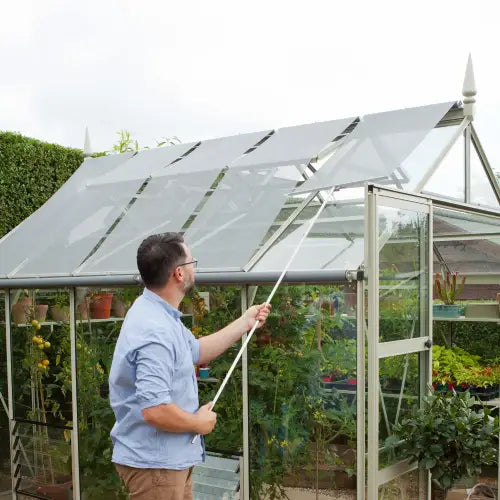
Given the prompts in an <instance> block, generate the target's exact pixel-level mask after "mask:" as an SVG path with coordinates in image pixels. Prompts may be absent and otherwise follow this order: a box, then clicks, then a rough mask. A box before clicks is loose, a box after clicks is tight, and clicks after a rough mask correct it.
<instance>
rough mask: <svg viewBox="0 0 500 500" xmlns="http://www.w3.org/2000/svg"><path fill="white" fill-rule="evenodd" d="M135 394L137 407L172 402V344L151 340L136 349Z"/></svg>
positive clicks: (173, 356)
mask: <svg viewBox="0 0 500 500" xmlns="http://www.w3.org/2000/svg"><path fill="white" fill-rule="evenodd" d="M135 362H136V381H135V394H136V397H137V400H138V402H139V408H140V409H141V410H144V409H145V408H151V407H153V406H158V405H161V404H169V403H171V402H172V398H171V391H172V379H173V375H174V366H175V352H174V349H173V346H172V345H169V344H165V343H157V342H151V343H148V344H146V345H143V346H141V347H140V348H138V349H137V351H136V358H135Z"/></svg>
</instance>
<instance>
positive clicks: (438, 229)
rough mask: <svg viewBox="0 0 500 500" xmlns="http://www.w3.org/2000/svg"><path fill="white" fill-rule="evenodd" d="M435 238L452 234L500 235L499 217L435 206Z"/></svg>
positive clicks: (458, 236)
mask: <svg viewBox="0 0 500 500" xmlns="http://www.w3.org/2000/svg"><path fill="white" fill-rule="evenodd" d="M433 213H434V220H433V233H434V239H436V238H437V239H439V238H443V237H446V236H448V235H450V236H453V235H455V236H457V239H460V235H462V236H474V235H479V236H480V235H482V234H485V235H487V236H491V237H494V236H498V235H500V226H499V224H498V217H493V216H488V215H482V214H477V213H471V212H465V211H461V210H452V209H446V208H440V207H436V206H435V207H434V212H433Z"/></svg>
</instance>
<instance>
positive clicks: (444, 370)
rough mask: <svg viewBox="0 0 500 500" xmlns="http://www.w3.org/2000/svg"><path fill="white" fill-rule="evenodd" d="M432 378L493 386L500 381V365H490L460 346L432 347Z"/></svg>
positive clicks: (455, 382) (436, 381) (439, 381)
mask: <svg viewBox="0 0 500 500" xmlns="http://www.w3.org/2000/svg"><path fill="white" fill-rule="evenodd" d="M432 380H433V382H434V383H438V384H453V385H455V386H461V385H470V386H475V387H491V386H494V385H498V384H499V383H500V367H499V366H488V365H485V364H484V363H482V362H481V357H480V356H475V355H472V354H470V353H468V352H467V351H465V350H464V349H461V348H460V347H457V346H453V347H452V348H451V349H448V348H446V347H443V346H439V345H434V346H433V347H432Z"/></svg>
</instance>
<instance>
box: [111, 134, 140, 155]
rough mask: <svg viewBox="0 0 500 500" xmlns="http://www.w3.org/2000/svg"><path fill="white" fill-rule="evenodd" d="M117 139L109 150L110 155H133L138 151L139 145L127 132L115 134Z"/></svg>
mask: <svg viewBox="0 0 500 500" xmlns="http://www.w3.org/2000/svg"><path fill="white" fill-rule="evenodd" d="M117 134H118V136H119V139H118V142H117V143H116V144H113V147H112V148H111V152H112V153H127V152H132V153H135V152H136V151H139V143H138V142H137V140H135V139H132V137H131V136H130V132H129V131H128V130H120V131H119V132H117Z"/></svg>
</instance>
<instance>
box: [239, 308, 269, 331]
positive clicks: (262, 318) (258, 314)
mask: <svg viewBox="0 0 500 500" xmlns="http://www.w3.org/2000/svg"><path fill="white" fill-rule="evenodd" d="M270 311H271V304H266V303H264V304H260V305H259V306H252V307H250V308H249V309H247V310H246V311H245V313H244V314H243V315H242V318H243V319H244V320H245V322H246V324H247V330H251V329H252V328H253V325H255V322H256V321H258V322H259V326H258V328H260V327H261V326H262V325H263V324H264V323H265V322H266V319H267V317H268V316H269V312H270Z"/></svg>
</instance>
